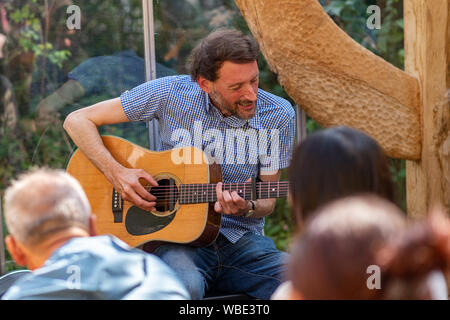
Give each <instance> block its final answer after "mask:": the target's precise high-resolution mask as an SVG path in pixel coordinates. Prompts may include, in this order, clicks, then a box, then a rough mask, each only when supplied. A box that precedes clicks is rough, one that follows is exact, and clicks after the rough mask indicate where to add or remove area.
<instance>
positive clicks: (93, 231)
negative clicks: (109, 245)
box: [89, 214, 98, 237]
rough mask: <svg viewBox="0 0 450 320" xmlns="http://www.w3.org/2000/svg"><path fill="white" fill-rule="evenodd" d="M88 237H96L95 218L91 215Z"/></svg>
mask: <svg viewBox="0 0 450 320" xmlns="http://www.w3.org/2000/svg"><path fill="white" fill-rule="evenodd" d="M89 235H90V236H91V237H95V236H96V235H98V230H97V216H96V215H95V214H91V215H90V216H89Z"/></svg>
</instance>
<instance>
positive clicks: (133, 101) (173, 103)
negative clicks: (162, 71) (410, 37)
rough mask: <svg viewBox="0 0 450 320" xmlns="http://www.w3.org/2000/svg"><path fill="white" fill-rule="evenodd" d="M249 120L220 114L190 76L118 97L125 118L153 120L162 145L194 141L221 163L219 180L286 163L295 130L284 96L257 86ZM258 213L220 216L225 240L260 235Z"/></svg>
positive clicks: (232, 180)
mask: <svg viewBox="0 0 450 320" xmlns="http://www.w3.org/2000/svg"><path fill="white" fill-rule="evenodd" d="M257 98H258V100H257V108H256V114H255V116H254V117H253V118H251V119H250V120H243V119H240V118H237V117H235V116H230V117H224V116H223V115H222V113H221V112H220V111H219V110H218V109H217V108H216V107H215V106H214V105H213V104H212V103H211V102H210V99H209V96H208V94H207V93H205V92H204V91H203V90H202V89H201V88H200V87H199V85H198V84H197V82H195V81H192V80H191V78H190V76H187V75H181V76H170V77H164V78H159V79H156V80H153V81H149V82H146V83H143V84H141V85H140V86H138V87H136V88H134V89H132V90H129V91H126V92H124V93H123V94H122V95H121V96H120V99H121V102H122V106H123V110H124V112H125V114H126V115H127V117H128V118H129V119H130V121H148V120H152V119H154V118H156V119H158V122H159V127H160V133H161V145H162V150H168V149H172V148H176V147H182V146H196V147H199V148H201V149H202V150H203V151H204V152H205V153H206V154H208V155H209V156H211V157H213V158H214V159H215V161H217V163H219V164H221V166H222V176H223V182H224V183H238V182H239V183H242V182H245V181H246V180H247V179H249V178H250V177H256V176H257V175H258V173H259V171H276V170H279V169H283V168H286V167H287V166H288V165H289V160H290V158H291V152H292V147H293V144H294V135H295V111H294V109H293V108H292V106H291V104H290V103H289V101H287V100H285V99H282V98H280V97H277V96H275V95H273V94H270V93H268V92H265V91H263V90H261V89H258V96H257ZM263 228H264V218H260V219H255V218H245V217H236V216H229V215H223V217H222V226H221V229H220V232H221V233H222V234H223V235H224V236H225V237H226V238H228V240H230V241H231V242H233V243H235V242H236V241H238V240H239V239H240V238H241V237H242V236H243V235H244V234H245V233H246V232H253V233H256V234H262V231H263Z"/></svg>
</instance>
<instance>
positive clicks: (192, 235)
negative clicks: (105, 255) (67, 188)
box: [67, 136, 289, 246]
mask: <svg viewBox="0 0 450 320" xmlns="http://www.w3.org/2000/svg"><path fill="white" fill-rule="evenodd" d="M102 140H103V143H104V145H105V147H106V148H107V149H108V150H109V151H110V152H111V154H112V156H113V157H114V158H115V159H116V160H117V161H118V162H119V163H120V164H122V165H123V166H125V167H127V168H139V169H144V170H145V171H147V172H148V173H149V174H151V175H152V176H153V177H154V179H155V180H156V181H158V186H157V187H153V186H150V185H149V184H148V182H147V183H144V182H142V184H143V186H144V187H145V188H146V189H147V190H148V191H149V192H150V193H151V194H153V195H154V196H155V197H156V198H157V199H156V211H155V212H148V211H145V210H142V209H140V208H138V207H136V206H135V205H133V204H132V203H131V202H128V201H124V200H123V199H122V198H121V196H120V194H119V193H118V192H117V191H116V190H115V189H114V187H113V185H112V184H111V183H110V182H109V181H108V180H107V179H106V178H105V176H104V175H103V173H102V172H101V171H100V170H98V169H97V168H96V167H95V166H94V165H93V164H92V163H91V162H90V161H89V160H88V159H87V157H86V156H85V155H84V153H83V152H82V151H81V150H80V149H77V150H76V151H75V152H74V153H73V155H72V157H71V159H70V161H69V164H68V166H67V172H68V173H69V174H71V175H72V176H74V177H75V178H76V179H77V180H78V181H79V182H80V184H81V186H82V187H83V189H84V191H85V192H86V194H87V197H88V199H89V202H90V204H91V207H92V211H93V213H94V214H95V215H96V216H97V228H98V231H99V233H100V234H113V235H115V236H117V237H118V238H119V239H121V240H123V241H124V242H126V243H128V244H129V245H130V246H139V245H142V244H146V243H148V244H153V245H155V246H156V245H159V244H161V243H165V242H171V243H178V244H186V245H191V246H206V245H208V244H210V243H212V242H213V241H214V240H215V239H216V237H217V235H218V232H219V229H220V222H221V215H220V214H218V213H216V212H215V211H214V202H215V201H216V200H217V198H216V183H217V182H220V181H221V180H222V173H221V167H220V165H218V164H217V163H211V161H209V160H208V158H207V157H206V155H205V154H204V153H203V151H202V150H200V149H198V148H195V147H184V148H179V149H172V150H167V151H161V152H155V151H150V150H148V149H145V148H143V147H140V146H138V145H136V144H133V143H131V142H129V141H127V140H125V139H122V138H119V137H114V136H102ZM288 187H289V185H288V182H286V181H280V182H256V181H255V180H252V182H247V183H226V184H223V189H224V190H230V191H231V190H235V191H236V192H237V193H238V194H239V196H241V197H242V198H244V199H246V200H257V199H268V198H281V197H286V196H287V193H288Z"/></svg>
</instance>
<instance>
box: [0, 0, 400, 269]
mask: <svg viewBox="0 0 450 320" xmlns="http://www.w3.org/2000/svg"><path fill="white" fill-rule="evenodd" d="M153 3H154V16H155V25H154V26H155V50H156V60H157V62H158V67H157V71H158V68H160V69H159V71H158V72H159V74H160V76H162V75H164V74H171V73H178V74H183V73H186V66H185V62H186V58H187V56H188V54H189V52H190V51H191V49H192V48H193V47H194V46H195V44H196V42H197V41H198V40H200V39H201V38H202V37H204V36H205V35H206V34H207V33H208V32H210V31H211V30H213V29H216V28H219V27H234V28H237V29H240V30H242V31H243V32H245V33H249V29H248V27H247V24H246V22H245V20H244V19H243V17H242V15H241V14H240V12H239V10H238V8H237V7H236V5H235V3H234V1H233V0H164V1H159V0H156V1H153ZM320 3H321V4H322V5H323V7H324V9H325V11H326V12H327V13H328V14H329V15H330V16H331V17H332V18H333V20H334V21H335V22H336V24H337V25H338V26H339V27H341V28H342V29H343V30H344V31H345V32H347V33H348V34H349V35H350V36H351V37H352V38H353V39H355V41H357V42H359V43H361V45H363V46H364V47H366V48H367V49H369V50H371V51H373V52H374V53H376V54H377V55H380V56H381V57H383V58H384V59H386V60H387V61H389V62H391V63H392V64H394V65H395V66H397V67H399V68H403V60H404V59H403V58H404V51H403V18H402V1H400V0H384V1H381V0H380V1H377V0H320ZM71 4H77V3H73V1H71V0H39V1H38V0H14V1H12V0H0V20H1V23H0V34H4V35H6V37H7V41H6V45H5V47H4V48H3V49H4V50H3V53H4V55H3V57H4V58H3V59H1V60H0V74H1V75H2V77H4V78H5V79H8V81H9V82H8V83H10V84H11V85H10V95H11V96H12V97H13V98H14V99H12V100H11V101H12V105H14V112H13V113H14V114H15V117H16V118H17V119H16V120H17V121H9V122H8V121H7V120H8V116H6V114H7V108H6V104H5V100H4V99H0V101H1V103H0V114H1V115H2V116H1V117H0V196H3V193H4V190H5V188H6V187H7V185H8V184H9V182H10V181H11V179H13V178H14V177H16V176H17V175H18V174H19V173H20V172H23V171H26V170H28V169H29V168H31V167H33V166H48V167H52V168H64V167H65V166H66V164H67V161H68V160H69V158H70V155H71V153H72V151H73V149H74V145H73V143H72V141H71V140H70V138H68V136H67V135H66V134H65V132H64V130H63V129H62V121H63V119H64V118H65V116H66V115H67V114H68V113H69V112H71V111H73V110H76V109H79V108H81V107H84V106H88V105H92V104H94V103H97V102H99V101H102V100H105V99H109V98H113V97H116V96H117V95H119V94H120V93H121V92H123V91H125V90H128V89H130V88H131V87H130V86H131V84H132V83H133V82H135V85H138V84H139V82H140V81H141V80H140V78H139V77H137V73H139V75H140V76H142V77H144V62H143V59H142V57H144V37H143V19H142V7H141V6H142V1H141V0H89V1H83V2H82V3H79V4H78V5H79V6H80V9H81V13H82V16H81V30H68V29H67V27H66V19H67V17H68V14H67V12H66V9H67V6H69V5H71ZM374 4H376V5H378V6H379V7H380V9H381V18H382V24H381V29H379V30H369V29H368V28H367V27H366V20H367V18H368V13H367V7H368V6H369V5H374ZM123 52H128V53H132V54H135V55H136V57H134V56H133V59H135V63H136V68H135V69H133V70H137V71H133V72H131V71H130V70H128V69H127V68H125V67H124V66H122V67H121V68H119V67H120V63H121V61H122V60H111V61H112V62H111V61H110V60H108V59H109V58H110V57H117V56H116V55H117V54H118V53H123ZM94 57H100V58H101V60H96V59H93V58H94ZM127 57H128V56H127ZM120 58H121V59H122V56H120ZM99 61H100V63H99ZM117 61H119V62H117ZM124 61H125V60H124ZM105 63H106V64H105ZM105 65H106V66H107V67H104V66H105ZM96 66H97V68H96ZM99 66H101V68H100V67H99ZM259 68H260V87H261V88H262V89H264V90H267V91H270V92H272V93H274V94H277V95H279V96H282V97H284V98H286V99H288V100H290V101H291V102H292V103H293V104H294V101H292V99H290V97H289V96H288V95H287V94H286V93H285V92H284V90H283V88H282V87H281V86H280V85H279V83H278V82H277V76H276V74H274V73H273V72H272V71H271V70H270V69H269V67H268V64H267V63H266V61H265V59H264V57H263V56H261V57H260V59H259ZM105 69H107V70H105ZM80 70H83V71H86V72H88V74H89V76H88V77H87V80H89V79H91V80H92V81H91V83H89V85H90V86H92V88H89V90H88V88H86V84H85V82H87V80H86V79H84V80H85V81H82V80H83V79H78V80H80V83H81V84H83V85H84V90H82V91H81V93H80V94H78V95H77V96H76V97H74V98H73V99H72V100H70V99H65V98H67V97H66V96H65V93H64V94H63V93H61V92H60V91H58V90H59V89H60V88H61V87H63V86H64V84H66V83H67V81H68V80H69V79H71V76H72V75H73V74H75V73H77V74H79V73H80ZM105 71H108V72H105ZM113 71H114V72H113ZM158 72H157V73H158ZM141 73H142V75H141ZM133 86H134V85H133ZM1 92H2V93H3V94H4V96H5V92H6V91H5V90H3V89H2V91H1ZM55 93H58V94H55ZM49 97H50V98H51V99H50V98H49ZM55 99H56V100H58V99H59V101H60V103H59V104H58V103H56V104H52V108H50V107H49V108H48V112H47V117H44V118H41V117H40V116H38V114H39V109H40V108H42V107H43V108H45V107H48V106H49V105H50V104H51V103H53V102H54V101H55ZM65 100H67V101H65ZM300 107H301V106H300ZM306 127H307V132H308V133H312V132H314V131H316V130H318V129H320V126H319V125H318V124H317V123H316V122H315V121H314V120H313V119H310V118H307V122H306ZM136 128H137V129H136ZM102 133H108V134H114V135H118V136H123V137H125V138H127V139H129V140H132V141H133V142H136V143H140V144H142V145H146V144H147V143H148V140H147V137H146V136H147V135H146V128H145V124H142V125H140V126H137V125H134V126H133V125H132V126H109V127H107V128H105V129H103V131H102ZM391 172H392V176H393V180H394V182H395V183H396V186H397V194H398V198H399V204H400V205H401V206H402V207H403V208H404V207H405V162H404V161H401V160H391ZM282 179H284V180H286V179H287V172H286V170H284V171H283V172H282ZM292 232H293V225H292V219H291V214H290V208H289V204H288V202H287V201H286V200H285V199H278V200H277V206H276V210H275V212H274V213H273V214H272V215H270V216H269V217H268V218H267V219H266V226H265V233H266V235H268V236H269V237H271V238H272V239H273V240H274V242H275V244H276V246H277V247H278V248H279V249H281V250H286V249H287V247H288V244H289V242H290V237H291V235H292ZM8 260H9V261H11V259H10V257H9V256H8ZM8 268H9V270H10V269H14V268H17V266H15V265H14V264H13V263H11V262H10V263H8Z"/></svg>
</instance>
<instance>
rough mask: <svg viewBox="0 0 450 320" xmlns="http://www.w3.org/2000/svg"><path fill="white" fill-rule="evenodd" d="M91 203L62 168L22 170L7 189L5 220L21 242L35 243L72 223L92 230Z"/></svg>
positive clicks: (77, 184) (10, 230)
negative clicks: (90, 220) (23, 171)
mask: <svg viewBox="0 0 450 320" xmlns="http://www.w3.org/2000/svg"><path fill="white" fill-rule="evenodd" d="M90 214H91V207H90V205H89V201H88V199H87V197H86V194H85V193H84V191H83V189H82V187H81V185H80V184H79V182H78V181H77V180H75V178H73V177H72V176H70V175H69V174H68V173H66V172H64V171H62V170H52V169H37V170H32V171H30V172H28V173H25V174H22V175H21V176H19V178H18V179H17V180H16V181H13V183H12V184H11V186H10V187H8V189H7V190H6V192H5V222H6V226H7V227H8V230H9V233H10V234H11V235H12V236H13V237H14V238H16V239H17V240H18V241H20V242H22V243H26V242H27V243H30V242H33V243H34V244H36V243H37V242H39V241H42V240H43V239H44V238H45V237H46V236H48V235H50V234H52V233H54V232H57V231H60V230H63V229H66V228H70V227H73V226H78V227H81V228H84V229H86V230H89V216H90Z"/></svg>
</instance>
